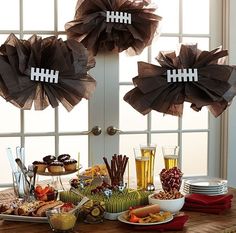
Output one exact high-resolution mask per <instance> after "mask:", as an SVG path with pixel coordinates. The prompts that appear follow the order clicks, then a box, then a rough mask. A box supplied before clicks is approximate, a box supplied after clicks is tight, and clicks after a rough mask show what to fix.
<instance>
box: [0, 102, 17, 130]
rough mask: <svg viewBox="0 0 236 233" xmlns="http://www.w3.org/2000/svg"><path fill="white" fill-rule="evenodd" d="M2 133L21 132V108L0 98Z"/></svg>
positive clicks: (0, 126) (0, 128) (0, 125)
mask: <svg viewBox="0 0 236 233" xmlns="http://www.w3.org/2000/svg"><path fill="white" fill-rule="evenodd" d="M0 112H1V124H0V133H13V132H14V133H16V132H20V109H19V108H17V107H15V106H14V105H12V104H11V103H9V102H6V101H5V100H4V99H3V98H0Z"/></svg>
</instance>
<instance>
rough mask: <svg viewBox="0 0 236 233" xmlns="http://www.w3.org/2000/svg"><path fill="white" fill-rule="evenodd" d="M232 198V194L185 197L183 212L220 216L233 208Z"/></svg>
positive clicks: (191, 195)
mask: <svg viewBox="0 0 236 233" xmlns="http://www.w3.org/2000/svg"><path fill="white" fill-rule="evenodd" d="M232 198H233V195H231V194H227V195H217V196H208V195H204V194H196V193H195V194H190V195H188V196H186V197H185V203H184V207H183V210H188V211H196V212H203V213H211V214H220V213H222V212H224V211H225V210H228V209H230V208H231V200H232Z"/></svg>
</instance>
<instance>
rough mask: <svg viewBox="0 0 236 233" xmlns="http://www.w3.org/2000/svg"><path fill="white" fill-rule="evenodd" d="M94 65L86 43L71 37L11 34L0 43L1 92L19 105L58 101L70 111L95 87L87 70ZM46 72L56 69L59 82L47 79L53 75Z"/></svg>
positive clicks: (55, 103) (26, 106)
mask: <svg viewBox="0 0 236 233" xmlns="http://www.w3.org/2000/svg"><path fill="white" fill-rule="evenodd" d="M94 66H95V60H94V59H93V58H90V57H89V56H88V53H87V50H86V49H85V47H84V46H83V45H82V44H81V43H79V42H77V41H75V40H73V39H69V40H67V41H63V40H61V39H57V38H56V37H55V36H51V37H47V38H44V39H42V38H41V37H38V36H36V35H33V36H32V37H30V38H29V39H28V40H20V39H18V38H17V37H16V36H15V35H14V34H11V35H10V36H9V37H8V39H7V40H6V41H5V43H4V44H3V45H2V46H1V47H0V94H1V95H2V97H3V98H5V99H6V100H7V101H9V102H11V103H12V104H14V105H15V106H17V107H19V108H21V109H31V107H32V104H33V102H34V105H35V109H36V110H43V109H45V108H46V107H47V106H49V105H51V106H52V107H53V108H55V107H57V106H58V105H59V102H61V103H62V105H63V106H64V107H65V108H66V109H67V110H68V111H70V110H72V108H73V107H74V106H75V105H76V104H78V103H79V102H80V101H81V99H82V98H85V99H88V98H89V97H90V96H91V94H92V92H93V91H94V89H95V87H96V81H95V80H94V79H93V78H92V77H91V76H90V75H88V73H87V71H88V70H89V69H90V68H92V67H94ZM37 68H39V69H38V73H37V72H36V73H35V74H34V71H36V70H37ZM42 69H45V70H44V71H43V70H42ZM46 70H47V71H46ZM46 72H48V74H53V72H54V73H56V72H57V77H55V80H57V79H58V80H57V81H58V82H57V83H54V82H52V83H50V81H53V80H54V76H52V75H47V74H45V73H46ZM32 75H33V79H32V80H31V76H32ZM49 76H50V77H49ZM55 76H56V75H55ZM37 78H39V80H41V81H34V80H37ZM40 78H41V79H40ZM55 80H54V81H55Z"/></svg>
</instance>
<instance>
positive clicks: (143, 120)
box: [119, 85, 147, 131]
mask: <svg viewBox="0 0 236 233" xmlns="http://www.w3.org/2000/svg"><path fill="white" fill-rule="evenodd" d="M132 88H133V86H131V85H130V86H120V118H119V119H120V123H119V127H120V129H121V130H124V131H125V130H129V131H136V130H145V129H147V116H143V115H142V114H141V113H139V112H137V111H136V110H135V109H134V108H133V107H132V106H131V105H129V104H128V103H127V102H125V101H124V100H123V97H124V95H125V94H126V93H127V92H128V91H129V90H131V89H132ZM131 119H132V120H131Z"/></svg>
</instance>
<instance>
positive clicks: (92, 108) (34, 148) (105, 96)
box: [0, 0, 222, 185]
mask: <svg viewBox="0 0 236 233" xmlns="http://www.w3.org/2000/svg"><path fill="white" fill-rule="evenodd" d="M154 2H155V3H156V4H157V5H158V10H157V13H158V14H159V15H161V16H163V22H162V27H161V29H160V30H161V35H160V37H159V38H155V39H154V41H153V43H152V46H151V47H150V48H147V49H145V51H144V52H143V53H142V54H141V55H140V56H135V57H127V56H126V54H125V53H122V54H119V55H117V54H114V53H107V54H99V55H97V57H96V67H95V68H94V69H93V70H91V74H92V75H93V76H94V77H95V79H97V82H98V85H97V88H96V91H95V93H94V96H93V98H92V99H91V100H90V101H85V100H83V101H82V102H81V103H80V104H78V105H77V106H76V107H75V108H74V109H73V110H72V111H71V112H70V113H68V112H66V110H65V109H64V108H61V107H59V108H57V109H52V108H50V107H48V108H47V109H46V110H44V111H42V112H39V111H35V110H31V111H22V110H19V109H17V108H15V107H14V106H12V105H11V104H9V103H6V102H5V100H3V99H2V98H0V112H1V124H0V159H1V165H0V166H1V170H2V169H3V170H2V172H1V175H0V184H2V185H3V184H9V183H11V174H10V166H9V165H8V164H9V163H8V161H7V157H6V152H5V150H6V148H7V147H11V148H13V149H14V148H15V147H16V146H18V145H22V146H24V147H25V148H26V162H27V163H28V164H29V163H31V162H33V161H35V160H41V159H42V157H44V156H45V155H47V154H56V155H58V154H61V153H69V154H71V155H72V157H74V158H76V157H77V153H78V152H80V154H81V163H82V165H83V166H84V167H86V166H88V165H89V164H90V165H91V164H95V163H98V162H102V157H103V156H104V155H106V156H108V157H110V156H112V155H113V154H114V153H120V154H126V155H128V156H130V158H131V160H130V166H132V165H133V166H134V162H132V161H133V158H134V155H133V147H135V146H137V145H138V144H140V143H155V144H157V146H158V147H157V148H158V150H157V158H156V175H158V174H159V172H160V170H161V168H162V167H163V159H162V155H161V150H160V148H161V146H162V145H166V144H178V145H180V148H181V160H180V161H181V166H182V170H183V172H184V173H185V175H186V176H206V175H214V176H217V174H218V172H219V148H217V147H215V146H213V144H214V145H219V143H218V142H219V138H218V136H217V132H218V129H219V120H218V119H213V117H211V116H210V115H209V114H208V111H207V109H203V110H202V111H201V112H199V113H196V112H194V111H193V110H191V109H190V108H189V106H188V104H186V106H185V110H184V114H183V117H182V118H177V117H173V116H168V115H166V116H163V115H162V114H160V113H157V112H154V111H153V112H152V113H151V114H149V115H148V116H142V115H141V114H139V113H138V112H136V111H135V110H133V109H132V107H131V106H129V105H128V104H127V103H126V102H124V101H123V96H124V94H125V93H126V92H127V91H128V90H130V89H131V88H133V85H132V78H133V77H134V76H135V75H136V74H137V61H148V62H151V63H153V64H156V62H155V59H154V58H155V56H157V54H158V51H160V50H172V49H176V48H177V46H178V44H179V43H196V42H197V43H198V45H199V48H200V49H202V50H204V49H206V50H208V49H213V48H214V47H216V46H219V45H220V44H221V37H220V33H221V28H220V27H216V26H217V25H221V23H220V22H221V20H222V17H221V1H214V0H155V1H154ZM75 4H76V0H70V1H67V0H40V1H39V0H20V1H19V2H18V1H17V3H16V1H14V0H8V1H6V2H4V3H3V2H1V3H0V6H1V9H2V14H1V15H0V42H1V44H2V43H3V42H4V41H5V39H6V38H7V36H8V35H9V33H11V32H13V33H15V34H16V35H17V36H18V37H20V38H24V39H28V38H29V36H31V35H32V34H34V33H36V34H38V35H40V36H42V37H46V36H50V35H56V36H59V37H62V38H63V39H66V35H65V32H64V24H65V23H66V22H68V21H70V20H72V19H73V16H74V7H75ZM12 5H14V7H12ZM170 5H171V7H169V6H170ZM35 9H37V10H35ZM199 12H200V13H199ZM199 14H201V17H199ZM42 15H43V16H42ZM39 19H40V20H39ZM130 119H132V120H130ZM96 125H97V126H99V127H101V128H102V134H101V135H99V136H94V135H92V134H89V135H87V134H86V131H88V130H90V129H91V128H92V127H93V126H96ZM111 125H113V126H115V127H117V128H119V129H120V130H121V132H120V133H119V134H115V135H114V136H109V135H108V134H107V133H106V129H107V127H109V126H111ZM3 164H4V165H5V164H6V166H3ZM130 168H131V169H132V167H130ZM3 174H4V175H3Z"/></svg>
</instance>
